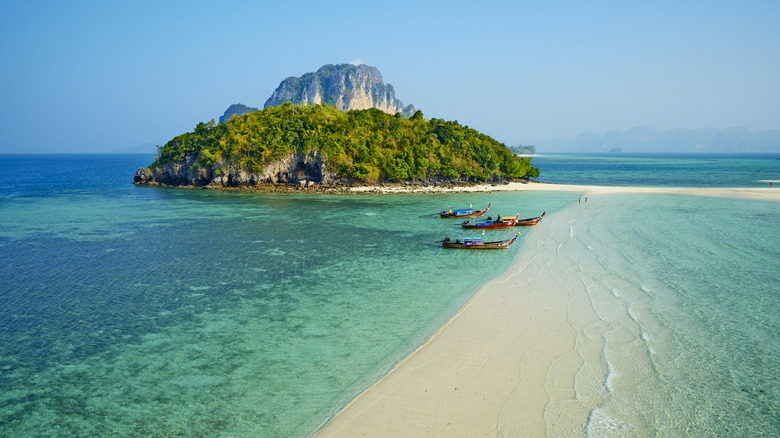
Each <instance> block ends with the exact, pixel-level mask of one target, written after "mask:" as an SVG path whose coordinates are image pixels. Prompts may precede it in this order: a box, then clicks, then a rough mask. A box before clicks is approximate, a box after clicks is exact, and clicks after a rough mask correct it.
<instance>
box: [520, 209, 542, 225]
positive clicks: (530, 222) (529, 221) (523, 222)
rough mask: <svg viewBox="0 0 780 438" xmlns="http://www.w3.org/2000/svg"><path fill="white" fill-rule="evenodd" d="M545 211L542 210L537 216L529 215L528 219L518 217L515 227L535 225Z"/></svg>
mask: <svg viewBox="0 0 780 438" xmlns="http://www.w3.org/2000/svg"><path fill="white" fill-rule="evenodd" d="M546 214H547V212H546V211H545V212H542V215H541V216H539V217H529V218H528V219H518V220H516V221H515V226H516V227H527V226H529V225H536V224H538V223H539V221H540V220H542V218H543V217H544V215H546Z"/></svg>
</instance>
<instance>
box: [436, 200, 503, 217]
mask: <svg viewBox="0 0 780 438" xmlns="http://www.w3.org/2000/svg"><path fill="white" fill-rule="evenodd" d="M488 210H490V204H488V206H487V207H485V209H484V210H452V211H450V212H447V211H442V212H441V213H439V217H440V218H442V219H452V218H456V219H457V218H462V217H480V216H484V215H485V213H487V212H488Z"/></svg>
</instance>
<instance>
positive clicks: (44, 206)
mask: <svg viewBox="0 0 780 438" xmlns="http://www.w3.org/2000/svg"><path fill="white" fill-rule="evenodd" d="M148 162H149V160H148V158H146V157H139V156H118V157H115V156H5V157H2V159H1V160H0V175H2V176H0V190H2V198H0V223H2V224H3V225H2V228H0V249H1V250H2V251H0V266H1V268H0V269H1V270H2V271H1V272H0V274H1V275H0V277H2V284H0V299H2V301H3V303H4V305H3V306H2V307H0V400H1V401H2V403H0V435H3V436H9V435H17V436H18V435H29V434H35V435H41V436H51V435H80V436H89V435H93V436H94V435H118V436H147V435H151V436H155V435H156V436H170V435H176V434H183V435H188V436H190V435H239V436H305V435H307V434H310V433H311V432H312V431H314V430H315V429H316V428H317V427H318V426H319V425H320V424H321V423H322V422H323V421H325V420H326V419H327V418H329V417H330V416H331V415H333V414H334V413H335V412H336V411H337V410H338V409H339V408H340V407H341V406H343V405H344V404H346V403H347V402H348V401H349V400H350V399H351V398H352V397H353V396H354V395H355V394H357V393H358V392H360V391H362V390H363V389H365V388H366V387H367V386H369V385H370V384H372V383H373V382H374V381H375V380H376V379H377V378H379V377H380V376H381V375H383V374H384V373H386V372H387V371H388V370H389V369H390V368H391V367H392V366H393V365H394V364H395V363H397V362H398V361H399V360H400V359H402V358H403V357H404V356H406V355H408V354H409V353H410V352H411V351H413V350H414V349H415V348H416V347H417V346H419V345H420V344H421V343H422V342H423V341H424V340H425V339H426V338H427V337H428V336H430V334H431V333H432V332H433V331H435V330H436V329H437V328H438V327H439V326H440V325H441V324H442V323H444V322H445V321H446V320H447V319H449V318H450V317H451V316H452V315H453V314H454V313H455V312H456V311H457V310H458V308H460V306H461V305H462V304H463V303H464V302H465V301H466V300H467V299H468V298H469V297H470V296H471V295H472V294H473V293H474V291H475V290H476V289H477V288H478V287H479V286H480V285H482V284H484V283H485V282H486V281H488V280H490V279H491V278H492V277H494V276H496V275H498V274H499V273H500V272H502V271H503V270H505V269H507V267H508V266H509V265H510V263H511V262H512V258H513V256H514V254H516V252H517V246H515V247H512V248H510V249H509V250H507V251H497V252H485V253H481V252H480V253H472V252H467V251H453V250H444V249H442V248H441V247H440V245H438V244H435V243H432V242H433V241H435V240H440V239H442V238H443V237H445V236H452V237H455V236H456V233H457V232H458V231H459V230H460V229H459V228H458V227H457V226H456V225H457V223H458V222H457V221H448V220H440V219H437V218H434V217H423V218H420V217H419V216H420V215H423V214H427V213H432V212H437V211H441V210H442V209H443V208H446V207H447V206H450V205H452V206H456V207H461V206H467V205H468V204H469V203H473V204H474V207H477V208H482V207H484V206H485V205H487V204H488V203H489V202H490V203H492V207H491V213H493V212H495V213H496V214H502V215H509V214H510V213H512V214H516V213H520V214H521V216H523V217H530V216H536V215H539V214H541V212H542V211H548V213H551V212H553V211H554V210H556V209H560V208H561V207H563V206H564V205H566V204H568V203H570V202H571V201H572V199H573V197H572V195H571V194H554V195H549V194H541V193H494V194H478V195H467V194H456V195H394V196H389V195H359V196H338V195H294V194H293V195H289V194H288V195H274V194H250V193H226V192H212V191H203V190H186V189H161V188H148V187H135V186H133V185H132V184H130V182H131V179H132V174H133V172H134V170H135V169H136V168H138V167H140V166H142V165H146V164H148ZM516 231H517V230H515V232H516ZM489 233H490V235H491V236H494V237H496V238H504V237H508V236H510V235H512V234H513V231H493V232H489ZM521 237H522V236H521Z"/></svg>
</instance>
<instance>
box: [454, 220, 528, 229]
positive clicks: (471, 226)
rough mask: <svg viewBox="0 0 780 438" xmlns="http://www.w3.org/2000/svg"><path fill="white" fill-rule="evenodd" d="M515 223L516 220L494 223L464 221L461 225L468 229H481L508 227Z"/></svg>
mask: <svg viewBox="0 0 780 438" xmlns="http://www.w3.org/2000/svg"><path fill="white" fill-rule="evenodd" d="M514 225H515V223H514V222H502V223H492V224H473V223H472V224H467V223H465V222H464V223H462V224H460V226H461V227H463V228H467V229H475V228H476V229H480V230H490V229H493V228H507V227H513V226H514Z"/></svg>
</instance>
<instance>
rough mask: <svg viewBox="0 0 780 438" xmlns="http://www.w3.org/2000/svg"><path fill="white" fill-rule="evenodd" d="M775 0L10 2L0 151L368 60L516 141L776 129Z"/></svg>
mask: <svg viewBox="0 0 780 438" xmlns="http://www.w3.org/2000/svg"><path fill="white" fill-rule="evenodd" d="M778 23H780V2H779V1H777V0H770V1H750V0H736V1H728V2H724V1H687V0H686V1H668V2H667V1H652V2H651V1H642V2H640V1H621V2H615V1H610V2H597V1H590V2H583V1H572V2H556V1H550V2H547V1H533V2H523V1H517V0H513V1H506V2H491V1H482V2H476V1H468V2H458V1H453V0H449V1H436V2H425V1H414V2H406V1H395V2H368V1H360V2H338V1H337V2H326V1H322V0H317V1H311V2H309V1H290V2H282V1H274V2H270V1H269V2H263V1H220V2H214V1H211V2H201V1H181V2H173V1H165V0H154V1H127V2H111V1H102V0H100V1H36V0H31V1H9V0H5V1H3V2H2V9H1V10H0V60H2V61H1V62H2V67H1V68H0V153H3V152H11V153H16V152H110V151H113V150H116V149H120V148H127V147H132V146H135V145H138V144H142V143H155V144H164V143H165V142H166V141H168V140H170V139H171V138H172V137H174V136H176V135H178V134H181V133H183V132H187V131H191V130H192V129H193V128H194V127H195V125H196V124H197V123H198V122H200V121H208V120H211V119H217V118H218V117H219V116H220V115H221V114H222V113H223V112H224V110H225V109H226V108H227V107H228V106H229V105H230V104H232V103H238V102H240V103H244V104H246V105H249V106H256V107H262V105H263V104H264V103H265V100H266V99H267V98H268V97H269V96H270V95H271V93H272V92H273V90H274V89H275V88H276V87H277V86H278V85H279V83H280V82H281V81H282V80H283V79H284V78H286V77H288V76H300V75H302V74H304V73H306V72H310V71H315V70H317V69H318V68H319V67H320V66H322V65H324V64H340V63H348V62H355V61H357V62H362V63H365V64H369V65H373V66H375V67H377V68H379V70H380V71H381V72H382V76H383V78H384V80H385V82H386V83H390V84H392V85H393V86H394V88H395V90H396V94H397V97H398V98H399V99H401V100H402V101H403V103H404V104H410V103H411V104H414V105H415V107H416V108H417V109H421V110H422V111H423V113H424V114H425V117H426V118H430V117H437V118H444V119H447V120H458V121H459V122H460V123H461V124H465V125H469V126H470V127H472V128H475V129H478V130H479V131H481V132H484V133H486V134H488V135H491V136H493V137H495V138H496V139H498V140H499V141H502V142H504V143H506V144H507V145H510V146H512V145H517V144H527V143H530V142H533V141H534V140H541V139H547V138H551V137H564V138H573V137H574V136H575V135H577V134H579V133H581V132H583V131H588V130H589V131H594V132H596V133H599V134H603V133H604V132H606V131H609V130H626V129H630V128H633V127H636V126H641V125H648V126H651V127H653V128H655V129H657V130H661V131H663V130H668V129H672V128H689V129H696V128H725V127H731V126H743V127H746V128H748V129H750V130H751V131H754V132H755V131H762V130H769V129H780V25H779V24H778Z"/></svg>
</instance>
